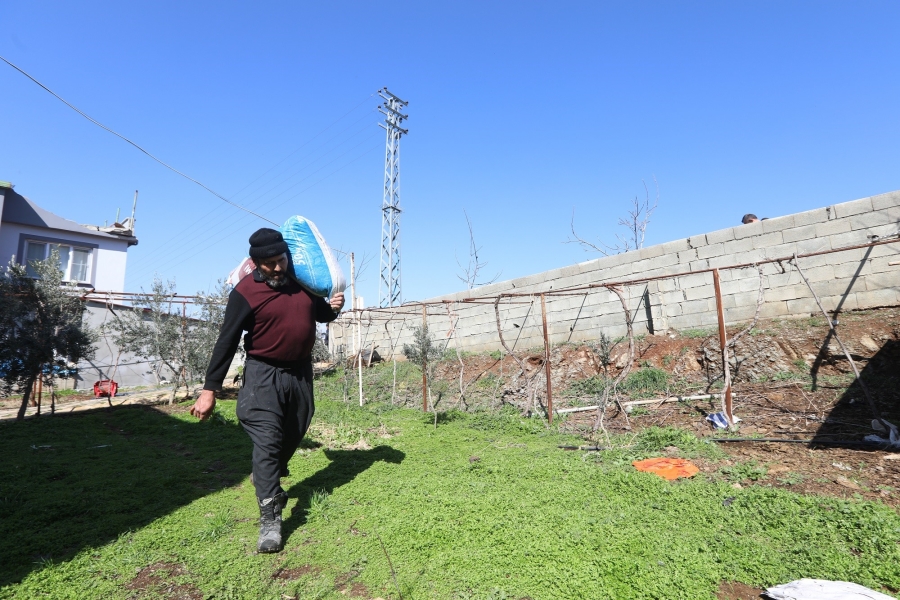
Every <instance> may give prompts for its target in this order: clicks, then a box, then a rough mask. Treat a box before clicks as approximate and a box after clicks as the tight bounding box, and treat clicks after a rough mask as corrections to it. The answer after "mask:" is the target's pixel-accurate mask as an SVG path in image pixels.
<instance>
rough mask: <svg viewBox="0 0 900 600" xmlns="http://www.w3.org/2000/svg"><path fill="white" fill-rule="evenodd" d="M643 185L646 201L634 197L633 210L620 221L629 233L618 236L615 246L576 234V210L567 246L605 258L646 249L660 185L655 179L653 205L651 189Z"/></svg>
mask: <svg viewBox="0 0 900 600" xmlns="http://www.w3.org/2000/svg"><path fill="white" fill-rule="evenodd" d="M641 183H643V184H644V193H645V195H644V199H643V200H641V199H640V198H639V197H638V196H635V197H634V200H632V201H631V208H630V209H629V211H628V214H627V215H626V216H625V217H621V218H620V219H619V225H620V226H621V227H624V228H625V229H626V230H627V231H628V233H626V234H624V235H623V234H618V233H617V234H616V239H617V240H618V241H617V242H616V243H615V244H614V245H612V246H610V245H609V244H606V243H604V242H602V241H599V245H598V244H594V243H592V242H589V241H588V240H586V239H584V238H582V237H581V236H579V235H578V234H577V233H576V232H575V210H574V209H573V210H572V221H571V223H570V225H571V228H572V237H570V238H569V239H567V240H566V241H565V243H566V244H580V245H581V246H582V248H584V250H585V252H599V253H600V254H602V255H604V256H610V255H612V254H621V253H623V252H629V251H631V250H639V249H641V248H643V247H644V236H645V235H646V233H647V225H649V224H650V217H651V215H653V211H655V210H656V207H657V206H658V205H659V183H658V182H657V181H656V177H655V176H654V177H653V183H654V184H655V185H656V199H654V200H653V204H651V203H650V189H649V188H648V187H647V182H646V181H644V180H641Z"/></svg>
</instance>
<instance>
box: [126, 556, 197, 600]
mask: <svg viewBox="0 0 900 600" xmlns="http://www.w3.org/2000/svg"><path fill="white" fill-rule="evenodd" d="M185 575H188V573H187V571H185V569H184V568H183V567H182V566H181V565H176V564H172V563H163V562H158V563H154V564H152V565H150V566H148V567H144V568H143V569H141V570H140V571H139V572H138V574H137V575H136V576H135V577H134V579H132V580H131V581H130V582H129V583H128V584H127V585H126V586H125V587H126V588H127V589H129V590H134V591H136V592H138V595H137V596H135V597H137V598H142V597H144V596H149V597H153V596H162V597H164V598H169V599H171V600H203V593H202V592H201V591H200V590H199V589H197V587H196V586H194V585H193V584H190V583H176V582H174V581H170V579H172V578H176V577H184V576H185Z"/></svg>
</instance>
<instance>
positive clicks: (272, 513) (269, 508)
mask: <svg viewBox="0 0 900 600" xmlns="http://www.w3.org/2000/svg"><path fill="white" fill-rule="evenodd" d="M257 502H258V503H259V541H258V542H257V543H256V550H257V551H258V552H261V553H271V552H280V551H281V548H282V547H283V546H284V544H283V542H282V540H281V510H282V509H283V508H284V507H285V505H286V504H287V494H286V493H285V492H281V493H280V494H277V495H276V496H273V497H272V498H266V499H265V500H260V499H259V498H257Z"/></svg>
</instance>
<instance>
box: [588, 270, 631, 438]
mask: <svg viewBox="0 0 900 600" xmlns="http://www.w3.org/2000/svg"><path fill="white" fill-rule="evenodd" d="M606 289H608V290H609V291H611V292H612V293H614V294H615V295H616V296H617V297H618V298H619V302H620V303H621V304H622V310H624V311H625V326H626V328H627V329H628V358H627V360H626V361H625V366H624V367H623V368H622V370H621V371H619V374H618V375H616V376H615V378H614V379H613V380H612V383H610V384H609V385H607V386H606V388H605V389H604V390H603V402H602V403H601V404H600V406H598V407H597V418H596V419H595V421H594V431H597V430H598V429H601V428H602V429H603V432H604V433H605V434H606V436H607V438H608V437H609V434H608V433H606V429H605V428H603V419H604V417H605V414H606V405H607V403H608V401H609V396H610V393H611V394H612V397H613V400H614V401H615V402H616V405H617V406H618V407H619V410H621V411H622V414H623V415H625V422H626V423H628V424H629V425H630V423H629V420H628V413H627V412H625V407H624V406H622V402H621V401H620V400H619V393H618V387H619V384H621V383H622V382H623V381H624V380H625V378H626V377H628V374H629V373H630V372H631V365H632V364H633V363H634V328H633V327H632V325H631V323H632V315H631V311H630V310H629V309H628V302H626V300H625V294H623V293H622V290H621V288H617V287H615V286H607V288H606Z"/></svg>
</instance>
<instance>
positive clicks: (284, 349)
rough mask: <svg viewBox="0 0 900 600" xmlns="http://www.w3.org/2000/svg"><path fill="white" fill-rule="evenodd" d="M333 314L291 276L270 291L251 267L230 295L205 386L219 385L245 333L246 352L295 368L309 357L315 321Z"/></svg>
mask: <svg viewBox="0 0 900 600" xmlns="http://www.w3.org/2000/svg"><path fill="white" fill-rule="evenodd" d="M335 317H337V315H336V314H335V312H334V311H333V310H332V309H331V305H330V304H328V302H326V301H325V299H324V298H319V297H318V296H313V295H312V294H310V293H309V292H307V291H306V290H305V289H303V288H302V287H301V286H300V284H299V283H297V282H296V281H294V280H292V279H289V280H288V282H287V283H286V284H284V285H283V286H281V287H280V288H278V289H272V288H270V287H269V286H268V285H266V282H265V281H264V280H263V278H262V276H260V274H259V271H256V270H254V271H253V276H252V277H244V278H243V279H241V281H240V282H239V283H238V284H237V285H236V286H235V288H234V289H233V290H231V294H230V295H229V296H228V305H227V306H226V307H225V320H224V322H223V323H222V328H221V329H220V330H219V339H218V340H217V341H216V345H215V348H214V349H213V355H212V359H211V360H210V361H209V368H208V369H207V371H206V381H205V382H204V384H203V389H204V390H213V391H218V390H221V389H222V381H223V380H224V379H225V375H226V374H227V373H228V367H229V366H231V361H232V359H233V358H234V353H235V351H237V346H238V342H239V341H240V339H241V333H243V332H244V331H246V332H247V335H245V336H244V350H245V351H246V352H247V356H251V357H253V358H255V359H258V360H261V361H263V362H266V363H269V364H272V365H275V366H279V367H296V366H299V365H300V364H302V363H303V362H304V361H307V360H309V359H310V354H311V353H312V347H313V344H314V343H315V341H316V322H319V323H327V322H329V321H333V320H334V319H335Z"/></svg>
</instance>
